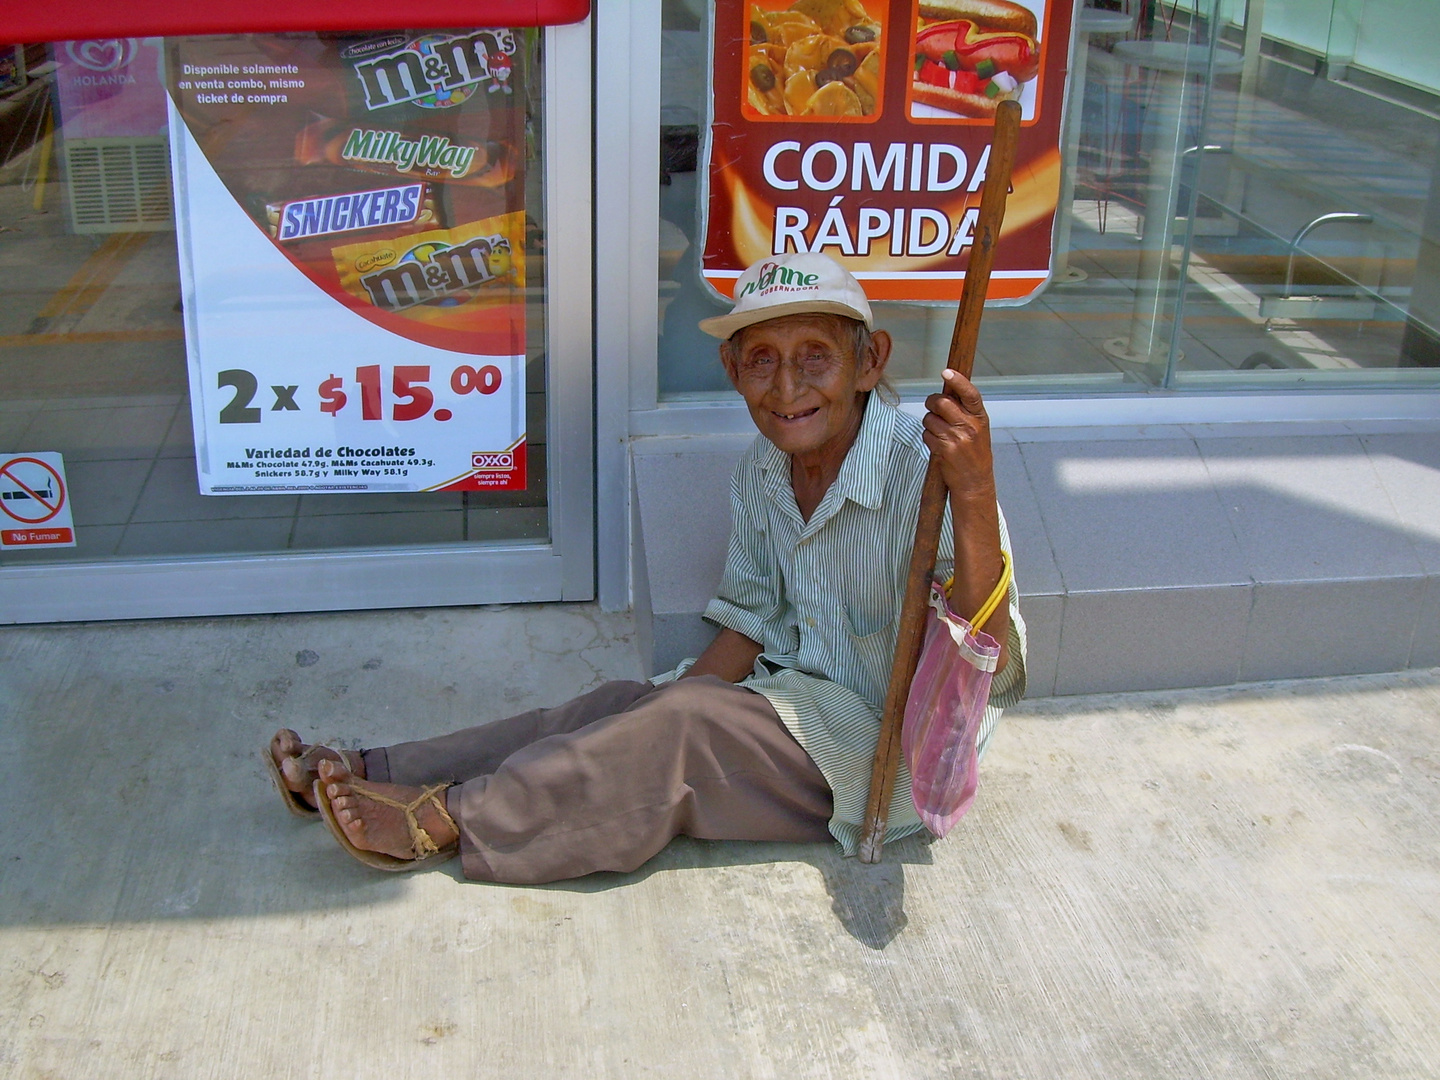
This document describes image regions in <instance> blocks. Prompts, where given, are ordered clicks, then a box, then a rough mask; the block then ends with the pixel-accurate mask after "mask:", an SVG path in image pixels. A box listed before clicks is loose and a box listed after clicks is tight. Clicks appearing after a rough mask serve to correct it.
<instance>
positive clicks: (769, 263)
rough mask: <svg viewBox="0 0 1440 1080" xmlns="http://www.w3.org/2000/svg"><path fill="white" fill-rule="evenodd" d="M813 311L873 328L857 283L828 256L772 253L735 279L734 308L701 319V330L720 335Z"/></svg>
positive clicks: (865, 300)
mask: <svg viewBox="0 0 1440 1080" xmlns="http://www.w3.org/2000/svg"><path fill="white" fill-rule="evenodd" d="M811 314H825V315H843V316H845V317H846V318H847V319H859V320H860V321H861V322H863V323H864V324H865V328H866V329H867V330H874V329H875V317H874V316H873V315H872V314H871V313H870V301H869V300H867V299H865V290H863V289H862V288H860V283H859V282H858V281H856V280H855V278H854V277H853V276H852V275H851V274H850V271H848V270H846V269H845V268H844V267H843V266H841V265H840V264H839V263H838V262H836V261H835V260H834V259H832V258H831V257H830V256H829V255H824V254H817V253H814V252H807V253H806V254H804V255H799V254H788V255H772V256H770V257H769V258H766V259H761V260H760V261H759V262H757V263H754V264H753V265H752V266H751V267H750V268H749V269H748V270H746V271H745V272H744V273H743V274H741V275H740V276H739V277H738V278H737V279H736V280H735V308H734V310H732V311H731V312H730V314H729V315H717V316H715V317H714V318H713V319H701V320H700V329H701V330H703V331H705V333H707V334H709V335H710V336H711V337H717V338H721V339H724V338H728V337H729V336H730V335H731V334H733V333H735V331H737V330H741V329H744V328H745V327H747V326H752V325H754V324H755V323H758V322H766V321H768V320H770V319H781V318H784V317H785V316H786V315H811Z"/></svg>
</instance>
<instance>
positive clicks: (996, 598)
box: [945, 547, 1015, 630]
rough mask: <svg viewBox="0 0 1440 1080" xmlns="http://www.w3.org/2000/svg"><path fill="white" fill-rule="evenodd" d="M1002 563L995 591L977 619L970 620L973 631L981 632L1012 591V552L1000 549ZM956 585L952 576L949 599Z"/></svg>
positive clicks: (946, 589) (948, 587)
mask: <svg viewBox="0 0 1440 1080" xmlns="http://www.w3.org/2000/svg"><path fill="white" fill-rule="evenodd" d="M1000 563H1001V570H1000V581H999V582H998V583H997V584H996V586H995V590H994V591H993V592H992V593H991V594H990V595H989V597H987V598H986V600H985V603H983V604H981V605H980V610H979V611H977V612H976V613H975V618H973V619H971V620H970V627H971V629H973V630H979V629H980V628H981V627H982V626H984V625H985V622H986V620H988V619H989V618H990V616H991V615H994V614H995V609H996V608H998V607H999V606H1000V604H1001V602H1002V601H1003V600H1004V599H1005V598H1006V595H1007V594H1008V593H1009V591H1010V579H1011V578H1013V577H1014V576H1015V573H1014V570H1013V568H1012V567H1011V565H1010V552H1008V551H1006V550H1005V549H1004V548H1003V547H1002V548H1001V549H1000ZM954 584H955V575H954V574H951V575H950V576H949V578H947V579H946V581H945V595H946V596H947V597H948V596H949V595H950V586H951V585H954Z"/></svg>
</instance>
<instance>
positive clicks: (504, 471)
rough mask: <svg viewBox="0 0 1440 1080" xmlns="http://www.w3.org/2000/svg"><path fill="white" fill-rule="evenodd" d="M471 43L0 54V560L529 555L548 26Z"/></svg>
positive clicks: (141, 45) (234, 41)
mask: <svg viewBox="0 0 1440 1080" xmlns="http://www.w3.org/2000/svg"><path fill="white" fill-rule="evenodd" d="M477 33H480V32H478V31H467V30H448V31H402V32H387V33H385V34H376V33H365V34H339V33H326V34H293V33H292V34H285V35H272V36H263V35H229V36H224V37H206V38H165V39H161V38H120V39H108V40H92V41H65V42H49V43H40V44H28V45H16V46H3V47H0V264H3V267H4V273H3V275H0V372H3V391H0V458H3V459H4V460H5V461H6V462H10V461H20V463H19V464H18V465H15V466H13V467H12V468H10V469H8V470H6V469H5V468H4V467H3V464H0V494H4V495H5V500H4V502H3V504H0V509H3V510H5V511H6V512H7V516H6V517H4V518H3V519H0V529H8V532H7V537H8V539H11V540H16V541H17V542H15V543H10V542H8V541H7V543H5V544H4V545H3V547H0V562H3V563H5V564H10V565H19V564H24V563H26V562H34V561H37V560H49V561H96V560H101V561H104V560H127V559H144V558H146V557H157V556H167V557H176V556H179V557H185V556H199V555H244V554H256V553H273V552H286V551H290V552H299V551H326V550H328V551H336V550H354V549H364V548H380V547H395V546H424V547H426V548H435V547H437V546H439V547H454V546H457V545H470V546H476V545H482V546H483V545H487V544H496V543H505V544H513V543H514V542H516V541H522V542H528V541H544V540H546V539H547V537H548V536H549V530H550V519H549V512H548V508H547V496H546V493H547V473H548V468H547V465H548V463H547V455H546V450H547V408H546V397H547V365H546V347H545V342H546V340H547V334H546V330H547V327H546V317H547V305H546V302H545V297H546V265H545V253H546V217H545V200H544V188H545V162H544V153H543V147H544V145H545V144H544V138H543V131H542V124H543V116H544V109H543V105H544V102H543V93H542V88H543V85H544V81H543V79H542V73H543V70H544V57H543V55H542V42H543V40H544V31H542V30H536V29H516V30H513V31H487V32H485V33H488V34H489V35H490V37H489V38H488V39H487V40H486V41H484V42H479V43H478V44H477V42H476V41H473V40H471V39H472V38H475V37H476V35H477ZM497 34H500V35H503V41H502V40H500V39H499V38H498V37H497V36H496V35H497ZM487 48H488V50H489V51H488V53H487V52H486V51H485V49H487ZM486 56H488V58H489V63H488V64H483V63H482V61H483V60H484V58H485V57H486ZM467 57H468V59H467ZM477 57H479V58H480V59H478V60H477ZM426 64H432V65H434V64H439V65H441V66H443V65H445V64H450V65H451V70H452V75H453V76H454V77H453V78H452V79H451V81H452V82H453V83H454V84H455V85H454V86H452V87H448V88H442V91H441V92H440V93H438V95H437V93H436V92H435V86H434V85H432V84H431V83H427V82H425V81H423V72H424V71H425V70H426V69H425V65H426ZM467 65H468V66H467ZM437 70H438V68H437ZM457 71H458V72H459V74H458V75H455V74H454V73H455V72H457ZM416 72H420V73H421V75H420V76H417V75H416ZM417 79H420V80H421V81H419V82H417ZM382 106H383V108H382ZM481 225H484V226H485V228H483V229H482V228H480V226H481ZM327 305H328V306H327ZM337 313H338V314H337ZM347 320H348V321H347ZM336 326H341V328H342V329H341V331H339V332H337V331H335V329H334V328H335V327H336ZM487 335H488V336H487ZM481 339H483V340H481ZM477 341H478V342H479V343H478V344H477ZM482 407H483V408H482ZM482 414H483V415H482ZM491 414H495V415H493V416H492V415H491ZM502 414H503V415H502ZM496 417H499V418H498V419H497V418H496ZM446 421H449V425H448V427H447V425H446V423H445V422H446ZM347 425H348V426H347ZM422 429H423V430H422ZM457 436H458V437H457ZM472 444H473V445H472ZM446 455H449V457H448V458H447V457H446ZM21 459H28V460H21ZM452 459H453V460H452ZM46 467H48V468H50V469H53V470H54V471H53V472H49V471H46ZM441 489H444V490H441ZM62 493H63V498H64V501H65V504H66V505H65V508H64V509H65V512H66V517H67V518H68V520H69V521H70V523H71V528H72V529H73V536H72V537H71V539H72V540H73V545H71V544H64V543H53V544H52V543H44V542H36V543H28V542H25V541H24V540H23V538H22V537H21V534H22V533H26V532H28V533H30V534H33V535H36V536H39V535H40V534H41V533H43V532H44V531H45V529H46V528H49V526H48V525H46V521H47V520H49V521H57V520H60V519H57V518H53V517H52V518H49V519H46V517H45V515H46V513H47V511H49V510H53V506H52V504H54V503H57V502H58V501H59V500H60V499H61V497H62ZM51 531H52V532H53V531H54V530H53V529H52V530H51Z"/></svg>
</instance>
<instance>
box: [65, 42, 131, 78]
mask: <svg viewBox="0 0 1440 1080" xmlns="http://www.w3.org/2000/svg"><path fill="white" fill-rule="evenodd" d="M139 50H140V43H139V42H138V41H136V40H135V39H134V38H109V39H106V40H99V41H67V42H66V43H65V55H66V56H68V57H69V58H70V59H71V60H73V61H74V62H75V63H77V64H79V65H80V66H81V67H83V68H87V69H89V70H90V71H117V70H119V69H120V68H123V67H125V66H126V65H128V64H129V63H130V61H131V60H134V59H135V54H136V53H137V52H138V51H139Z"/></svg>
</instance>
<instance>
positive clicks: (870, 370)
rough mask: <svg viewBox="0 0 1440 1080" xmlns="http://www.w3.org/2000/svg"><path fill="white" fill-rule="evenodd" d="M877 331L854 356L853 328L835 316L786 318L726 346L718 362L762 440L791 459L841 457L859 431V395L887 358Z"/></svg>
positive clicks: (884, 339)
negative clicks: (793, 456) (821, 454)
mask: <svg viewBox="0 0 1440 1080" xmlns="http://www.w3.org/2000/svg"><path fill="white" fill-rule="evenodd" d="M889 354H890V338H889V335H888V334H886V333H885V332H884V331H878V332H876V334H875V335H874V338H873V339H872V345H871V348H870V349H868V350H867V355H865V356H858V357H857V356H856V355H855V333H854V323H853V322H852V321H851V320H849V319H844V318H841V317H839V316H837V315H788V316H785V317H784V318H779V319H771V320H769V321H768V322H762V323H756V324H755V325H753V326H747V327H746V328H745V329H743V330H741V331H740V332H739V334H737V335H736V337H734V338H732V339H731V340H730V341H727V342H725V344H724V345H722V346H721V349H720V356H721V359H722V361H723V362H724V364H725V371H726V373H727V374H728V375H729V376H730V381H731V382H732V383H734V384H735V389H736V390H738V391H739V392H740V396H741V397H743V398H744V399H745V404H746V405H747V406H748V407H749V409H750V416H751V418H752V419H753V420H754V421H755V426H756V427H757V428H759V429H760V433H761V434H762V435H764V436H765V437H766V438H767V439H769V440H770V441H771V442H772V443H774V444H775V445H776V446H777V447H779V449H781V450H782V451H784V452H785V453H787V454H799V455H802V456H803V455H810V454H815V453H818V452H821V451H824V450H827V449H828V450H836V451H839V452H840V453H842V454H843V452H844V451H845V450H847V449H848V448H849V446H850V443H851V442H853V441H854V438H855V432H856V431H858V430H859V427H860V416H861V404H862V400H863V399H862V397H861V395H862V394H863V393H864V392H866V391H868V390H873V389H874V388H875V386H876V385H877V384H878V383H879V382H880V378H881V376H882V375H883V374H884V369H885V362H886V360H888V359H889Z"/></svg>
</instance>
